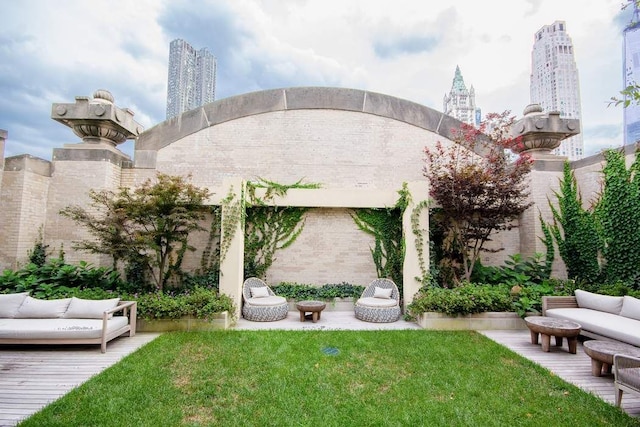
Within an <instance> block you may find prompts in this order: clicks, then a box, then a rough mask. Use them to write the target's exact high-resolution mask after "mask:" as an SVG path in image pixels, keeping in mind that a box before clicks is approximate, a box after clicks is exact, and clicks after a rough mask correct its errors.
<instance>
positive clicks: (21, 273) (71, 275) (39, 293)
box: [0, 258, 124, 298]
mask: <svg viewBox="0 0 640 427" xmlns="http://www.w3.org/2000/svg"><path fill="white" fill-rule="evenodd" d="M123 285H124V284H123V282H122V281H121V280H120V275H119V274H118V272H117V271H114V270H112V269H111V268H106V267H94V266H92V265H91V264H88V263H86V262H84V261H81V262H80V263H79V264H78V265H71V264H65V263H64V262H63V261H62V260H60V259H57V258H53V259H51V260H50V261H48V262H47V263H45V264H44V265H42V266H38V265H36V264H33V263H31V264H28V265H26V266H25V267H23V268H21V269H19V270H15V271H14V270H4V272H3V273H2V275H0V292H6V293H9V292H30V294H31V296H33V297H36V298H49V297H51V296H53V295H57V294H59V293H60V292H67V291H68V290H69V289H72V288H99V289H103V290H116V289H121V288H122V287H123Z"/></svg>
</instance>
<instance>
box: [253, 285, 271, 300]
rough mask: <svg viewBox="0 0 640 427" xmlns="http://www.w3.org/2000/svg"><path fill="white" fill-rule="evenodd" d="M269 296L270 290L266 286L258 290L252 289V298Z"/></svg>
mask: <svg viewBox="0 0 640 427" xmlns="http://www.w3.org/2000/svg"><path fill="white" fill-rule="evenodd" d="M268 296H269V288H267V287H266V286H258V287H256V288H251V297H252V298H266V297H268Z"/></svg>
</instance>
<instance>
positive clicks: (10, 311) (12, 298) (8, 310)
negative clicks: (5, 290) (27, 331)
mask: <svg viewBox="0 0 640 427" xmlns="http://www.w3.org/2000/svg"><path fill="white" fill-rule="evenodd" d="M27 295H29V292H22V293H19V294H0V317H5V318H7V317H8V318H11V317H15V315H16V313H17V312H18V309H19V308H20V306H21V305H22V303H23V302H24V300H25V298H26V297H27Z"/></svg>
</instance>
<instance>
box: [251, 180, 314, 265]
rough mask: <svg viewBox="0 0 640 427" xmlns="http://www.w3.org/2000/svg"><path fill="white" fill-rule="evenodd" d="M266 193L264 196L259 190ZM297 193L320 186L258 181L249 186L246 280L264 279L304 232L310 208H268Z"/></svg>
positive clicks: (299, 182)
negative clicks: (276, 200) (279, 198)
mask: <svg viewBox="0 0 640 427" xmlns="http://www.w3.org/2000/svg"><path fill="white" fill-rule="evenodd" d="M259 188H263V189H265V192H264V195H262V196H261V197H260V196H258V195H257V193H256V190H257V189H259ZM292 188H296V189H316V188H320V184H316V183H307V184H303V183H302V181H301V180H300V181H298V182H296V183H294V184H291V185H284V184H279V183H276V182H273V181H268V180H264V179H261V178H260V179H258V181H256V182H248V183H247V205H248V206H247V209H246V223H245V224H246V226H245V243H244V274H245V277H249V276H256V277H265V276H266V273H267V270H268V269H269V267H271V265H272V264H273V262H274V261H275V253H276V251H278V250H280V249H284V248H287V247H289V246H291V244H293V242H294V241H295V240H296V239H297V238H298V236H299V235H300V233H302V229H303V228H304V219H305V214H306V213H307V211H308V210H309V208H304V207H283V206H269V205H268V203H269V202H270V201H273V199H274V197H276V196H284V195H286V194H287V191H288V190H290V189H292Z"/></svg>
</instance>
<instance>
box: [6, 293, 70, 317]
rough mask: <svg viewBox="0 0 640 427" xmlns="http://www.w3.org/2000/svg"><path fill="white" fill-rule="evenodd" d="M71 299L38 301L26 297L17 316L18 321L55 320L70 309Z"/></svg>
mask: <svg viewBox="0 0 640 427" xmlns="http://www.w3.org/2000/svg"><path fill="white" fill-rule="evenodd" d="M70 302H71V298H63V299H51V300H44V299H36V298H31V297H29V296H28V297H26V298H25V299H24V301H23V303H22V305H21V306H20V308H19V309H18V312H17V313H16V315H15V318H16V319H55V318H56V317H62V316H63V315H64V313H65V311H67V307H69V303H70Z"/></svg>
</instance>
